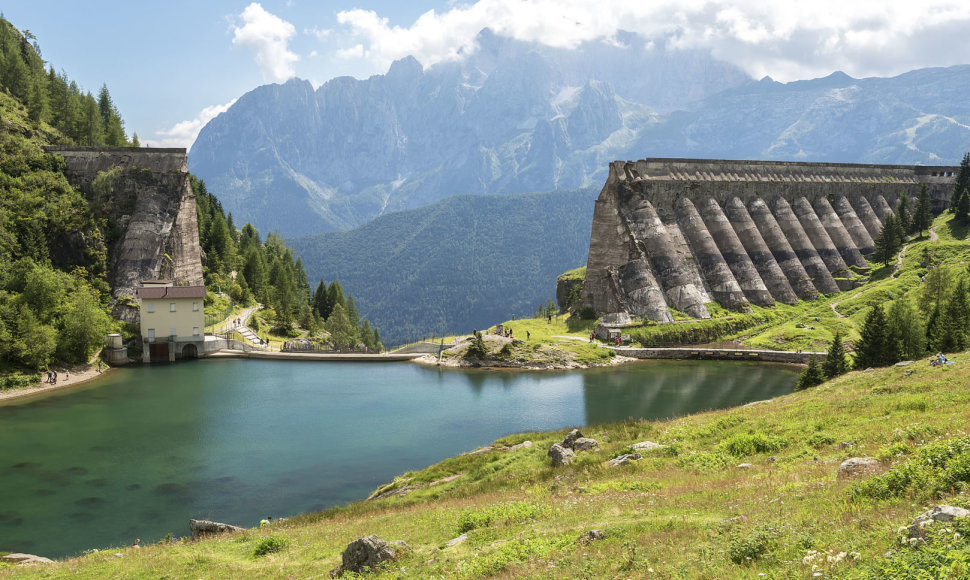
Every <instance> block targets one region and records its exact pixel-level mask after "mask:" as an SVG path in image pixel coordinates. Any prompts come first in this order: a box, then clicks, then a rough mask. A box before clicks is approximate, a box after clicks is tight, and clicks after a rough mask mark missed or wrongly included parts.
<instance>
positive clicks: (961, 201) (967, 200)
mask: <svg viewBox="0 0 970 580" xmlns="http://www.w3.org/2000/svg"><path fill="white" fill-rule="evenodd" d="M954 213H955V214H956V218H957V222H959V223H961V224H963V225H967V224H968V223H970V193H968V190H966V189H964V190H963V193H961V194H960V197H959V198H958V199H957V208H956V211H955V212H954Z"/></svg>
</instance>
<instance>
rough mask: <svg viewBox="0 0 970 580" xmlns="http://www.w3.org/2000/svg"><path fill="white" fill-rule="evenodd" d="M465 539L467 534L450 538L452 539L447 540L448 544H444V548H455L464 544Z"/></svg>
mask: <svg viewBox="0 0 970 580" xmlns="http://www.w3.org/2000/svg"><path fill="white" fill-rule="evenodd" d="M467 539H468V534H462V535H460V536H458V537H457V538H452V539H450V540H448V543H446V544H445V547H446V548H450V547H452V546H457V545H458V544H460V543H462V542H464V541H465V540H467Z"/></svg>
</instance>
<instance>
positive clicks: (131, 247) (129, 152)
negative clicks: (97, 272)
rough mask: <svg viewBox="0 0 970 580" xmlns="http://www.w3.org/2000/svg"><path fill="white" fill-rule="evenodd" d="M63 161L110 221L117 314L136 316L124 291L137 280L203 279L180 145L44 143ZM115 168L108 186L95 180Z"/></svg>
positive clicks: (76, 183) (131, 289) (72, 178)
mask: <svg viewBox="0 0 970 580" xmlns="http://www.w3.org/2000/svg"><path fill="white" fill-rule="evenodd" d="M47 151H48V152H49V153H52V154H55V155H60V156H62V157H63V158H64V161H65V162H66V164H67V169H66V171H65V174H66V175H67V178H68V181H70V183H71V185H73V186H74V187H76V188H77V189H79V190H80V191H81V193H82V194H83V195H84V196H85V197H86V198H87V199H88V201H89V203H90V204H91V207H92V210H93V211H94V213H95V215H97V216H98V217H99V218H103V219H105V220H106V221H107V224H108V227H107V231H106V232H105V235H106V237H107V242H108V276H109V283H110V284H111V287H112V292H113V295H114V297H115V298H116V299H117V300H118V305H119V306H118V308H116V314H117V315H118V316H119V317H121V318H122V319H125V320H129V321H132V322H135V321H137V309H135V311H134V312H132V309H131V308H128V307H127V306H126V304H127V303H128V298H129V297H133V296H134V295H135V288H136V287H137V286H138V285H139V284H140V283H141V281H142V280H158V279H171V280H175V281H176V283H184V284H189V285H201V284H203V279H202V260H203V255H202V248H201V246H200V244H199V224H198V217H197V214H196V206H195V194H194V193H193V192H192V187H191V185H190V183H189V174H188V170H187V166H186V151H185V149H154V148H136V147H49V148H48V149H47ZM115 168H118V169H117V172H116V174H113V178H112V179H110V180H109V183H108V187H107V189H106V190H99V191H96V188H95V187H94V182H95V180H96V179H97V177H98V175H99V174H101V173H102V172H107V171H111V170H113V169H115Z"/></svg>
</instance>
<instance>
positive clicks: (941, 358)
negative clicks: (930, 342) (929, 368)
mask: <svg viewBox="0 0 970 580" xmlns="http://www.w3.org/2000/svg"><path fill="white" fill-rule="evenodd" d="M952 363H953V361H950V360H947V358H946V355H945V354H943V353H942V352H938V353H936V357H934V358H933V359H931V360H930V364H931V365H933V366H936V367H939V366H943V365H945V364H952Z"/></svg>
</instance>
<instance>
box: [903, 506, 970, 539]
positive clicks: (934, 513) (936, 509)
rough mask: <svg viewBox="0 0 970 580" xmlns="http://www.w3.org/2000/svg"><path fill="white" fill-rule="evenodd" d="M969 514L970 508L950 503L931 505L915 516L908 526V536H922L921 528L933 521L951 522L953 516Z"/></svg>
mask: <svg viewBox="0 0 970 580" xmlns="http://www.w3.org/2000/svg"><path fill="white" fill-rule="evenodd" d="M967 515H970V510H965V509H963V508H961V507H956V506H952V505H938V506H933V507H932V508H931V509H930V510H929V511H927V512H925V513H923V514H922V515H920V516H919V517H918V518H916V519H915V520H914V521H913V523H912V525H910V526H909V537H910V538H920V537H922V536H923V528H925V527H926V526H928V525H930V524H932V523H933V522H952V521H953V520H954V519H955V518H965V517H967Z"/></svg>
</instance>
